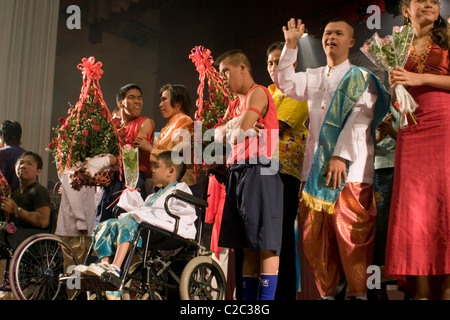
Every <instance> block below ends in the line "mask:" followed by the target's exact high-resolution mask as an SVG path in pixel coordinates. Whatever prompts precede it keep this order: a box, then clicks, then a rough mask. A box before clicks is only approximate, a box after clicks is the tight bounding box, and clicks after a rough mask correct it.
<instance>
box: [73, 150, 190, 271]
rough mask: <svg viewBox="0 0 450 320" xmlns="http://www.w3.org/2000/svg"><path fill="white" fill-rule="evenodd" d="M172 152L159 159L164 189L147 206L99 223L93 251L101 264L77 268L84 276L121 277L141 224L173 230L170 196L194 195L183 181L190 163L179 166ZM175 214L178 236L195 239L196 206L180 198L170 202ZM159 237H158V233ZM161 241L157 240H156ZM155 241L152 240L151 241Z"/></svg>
mask: <svg viewBox="0 0 450 320" xmlns="http://www.w3.org/2000/svg"><path fill="white" fill-rule="evenodd" d="M171 154H172V152H171V151H163V152H161V153H160V154H159V155H158V156H157V162H156V163H155V165H154V167H153V179H154V181H155V184H161V185H162V188H161V189H160V190H159V191H157V192H156V193H154V194H151V195H149V196H148V197H147V198H146V200H145V201H144V203H143V205H140V206H138V207H136V208H135V209H133V210H131V211H128V212H125V213H122V214H121V215H120V216H119V217H118V218H117V219H116V218H112V219H109V220H106V221H104V222H102V223H100V224H98V225H97V226H96V227H95V228H94V230H93V231H92V248H93V250H94V251H95V253H96V255H97V258H98V259H99V260H101V262H99V263H96V264H95V263H93V264H91V265H89V267H87V266H84V265H83V266H81V265H80V266H78V267H77V268H76V269H77V270H78V271H80V273H81V274H83V273H85V274H87V275H94V276H101V275H102V274H103V273H104V272H108V273H111V274H113V275H115V276H117V277H120V275H121V266H122V264H123V262H124V260H125V258H126V255H127V253H128V251H129V248H130V246H131V242H132V241H134V239H135V238H136V234H137V231H138V226H139V223H142V222H145V223H148V224H151V225H154V226H157V227H160V228H162V229H165V230H168V231H173V229H174V223H175V222H174V219H173V218H171V217H170V216H169V215H168V214H167V213H166V211H165V208H164V203H165V200H166V197H167V196H168V195H169V194H171V193H172V191H173V190H174V189H179V190H181V191H184V192H187V193H189V194H192V192H191V190H190V188H189V187H188V185H187V184H186V183H184V182H179V181H181V179H182V177H183V175H184V173H185V172H186V164H185V163H180V164H175V163H174V162H173V161H172V158H171ZM168 205H169V207H170V211H171V213H173V214H175V215H177V216H179V217H180V220H179V227H178V235H180V236H181V237H184V238H188V239H194V238H195V235H196V232H197V230H196V227H195V223H194V222H195V220H196V219H197V214H196V211H195V208H194V206H192V205H190V204H187V203H186V202H184V201H181V200H178V199H171V200H170V201H169V204H168ZM155 236H156V237H158V235H156V234H155ZM155 240H157V239H155ZM151 241H152V238H150V242H151Z"/></svg>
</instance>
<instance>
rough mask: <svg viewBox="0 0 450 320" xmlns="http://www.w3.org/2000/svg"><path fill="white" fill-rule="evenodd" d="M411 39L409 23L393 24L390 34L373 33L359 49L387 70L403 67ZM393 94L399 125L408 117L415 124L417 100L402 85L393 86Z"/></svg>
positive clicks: (405, 123) (404, 122) (403, 124)
mask: <svg viewBox="0 0 450 320" xmlns="http://www.w3.org/2000/svg"><path fill="white" fill-rule="evenodd" d="M413 39H414V29H413V28H412V26H411V25H404V26H401V27H398V26H395V27H394V28H393V32H392V35H388V36H386V37H385V38H380V36H379V35H378V33H374V35H373V36H372V37H371V38H370V39H367V40H366V41H365V42H364V45H363V46H362V47H361V48H360V49H361V51H362V52H363V53H364V54H365V55H366V56H367V57H368V58H369V59H370V61H372V63H374V64H375V65H376V66H378V67H380V68H383V69H385V70H387V71H389V70H391V69H394V68H395V67H397V66H400V67H403V66H404V65H405V63H406V60H407V59H408V55H409V50H410V48H411V44H412V41H413ZM395 94H396V98H397V102H398V103H396V105H397V106H398V109H399V112H400V116H401V121H400V126H401V127H404V126H406V125H407V124H408V118H410V119H411V121H412V122H413V123H414V124H417V122H416V119H415V118H414V116H413V113H414V111H415V110H416V109H417V107H418V106H419V105H418V104H417V102H416V101H415V100H414V98H413V97H412V96H411V95H410V94H409V93H408V91H407V90H406V88H405V87H404V86H403V85H397V86H396V87H395ZM408 115H409V117H408Z"/></svg>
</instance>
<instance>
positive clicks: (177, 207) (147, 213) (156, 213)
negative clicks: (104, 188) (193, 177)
mask: <svg viewBox="0 0 450 320" xmlns="http://www.w3.org/2000/svg"><path fill="white" fill-rule="evenodd" d="M175 189H178V190H181V191H184V192H187V193H189V194H192V191H191V189H190V188H189V187H188V185H187V184H186V183H185V182H179V183H177V185H176V186H174V187H172V188H168V190H166V191H165V192H164V193H162V194H161V195H160V196H159V197H158V198H157V199H156V201H155V202H154V203H153V204H152V205H151V206H150V207H149V206H146V205H145V202H147V200H148V199H149V198H150V197H151V196H152V195H149V196H148V197H147V199H145V201H143V202H142V203H139V204H137V205H135V208H133V209H132V210H130V211H128V212H125V213H122V214H121V215H120V216H119V219H121V218H123V217H125V216H126V215H128V214H131V215H133V218H134V219H135V220H136V221H137V222H138V223H142V222H146V223H148V224H151V225H153V226H157V227H160V228H162V229H164V230H168V231H173V228H174V226H175V219H173V218H172V217H170V216H169V215H168V214H167V213H166V210H165V208H164V202H165V201H166V198H167V196H168V195H170V194H171V193H172V191H173V190H175ZM133 192H134V191H133ZM140 201H142V198H140ZM118 205H119V204H118ZM119 206H120V205H119ZM168 206H169V209H170V212H171V213H172V214H174V215H176V216H179V217H180V223H179V225H178V235H180V236H182V237H184V238H188V239H194V238H195V235H196V233H197V229H196V227H195V220H197V213H196V211H195V208H194V206H193V205H190V204H188V203H186V202H184V201H182V200H179V199H177V198H172V199H170V200H169V203H168ZM124 209H126V210H127V209H131V208H124Z"/></svg>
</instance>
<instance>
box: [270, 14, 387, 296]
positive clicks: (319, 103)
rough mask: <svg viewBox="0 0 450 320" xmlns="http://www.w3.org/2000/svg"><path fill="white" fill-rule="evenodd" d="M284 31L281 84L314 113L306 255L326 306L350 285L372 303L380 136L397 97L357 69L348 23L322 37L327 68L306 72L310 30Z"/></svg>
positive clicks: (293, 27) (338, 22) (295, 24)
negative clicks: (301, 47)
mask: <svg viewBox="0 0 450 320" xmlns="http://www.w3.org/2000/svg"><path fill="white" fill-rule="evenodd" d="M283 32H284V36H285V39H286V45H285V48H284V49H283V52H282V54H281V57H280V63H279V66H278V69H277V71H276V72H275V83H276V84H277V86H278V87H279V88H280V89H281V90H282V91H283V92H284V93H285V94H286V95H287V96H289V97H291V98H293V99H297V100H308V107H309V120H310V124H309V132H308V140H307V145H306V153H305V161H304V163H303V170H302V182H303V186H304V188H303V192H302V199H301V202H300V219H299V225H300V227H302V229H303V239H302V246H303V250H304V253H305V256H306V258H307V259H308V261H309V263H310V265H311V268H312V271H313V274H314V277H315V281H316V285H317V288H318V290H319V292H320V295H321V299H327V300H334V297H335V295H336V293H337V291H339V289H338V285H339V283H340V282H341V281H342V280H344V279H345V280H346V281H347V284H348V285H347V298H348V299H362V300H366V299H367V293H366V292H367V287H366V280H367V277H368V274H367V267H368V266H369V265H370V264H371V262H372V253H373V241H374V235H375V233H374V231H375V215H376V204H375V201H374V189H373V181H374V140H375V135H374V132H375V128H376V126H377V125H378V123H380V122H381V120H382V119H383V118H384V116H385V115H386V114H387V112H388V110H389V105H390V96H389V94H388V93H387V92H386V90H385V88H384V86H383V85H382V84H381V83H380V82H379V80H378V79H377V78H376V77H375V76H374V75H373V74H372V73H371V72H370V71H368V70H366V69H363V68H360V67H355V66H353V65H351V64H350V61H349V60H348V55H349V52H350V49H351V48H352V47H353V46H354V45H355V40H354V38H353V33H354V29H353V27H352V26H351V25H350V24H349V23H348V22H346V21H344V20H342V19H334V20H331V21H329V22H328V24H327V25H326V26H325V30H324V33H323V36H322V46H323V49H324V51H325V54H326V57H327V66H323V67H319V68H315V69H307V70H306V72H297V73H296V72H295V71H294V70H293V69H292V63H294V62H295V61H296V59H297V50H298V48H297V44H298V42H299V40H300V38H301V37H302V35H303V33H304V32H305V25H304V24H302V21H301V20H300V19H298V20H297V21H296V20H295V19H290V20H289V21H288V24H287V26H283Z"/></svg>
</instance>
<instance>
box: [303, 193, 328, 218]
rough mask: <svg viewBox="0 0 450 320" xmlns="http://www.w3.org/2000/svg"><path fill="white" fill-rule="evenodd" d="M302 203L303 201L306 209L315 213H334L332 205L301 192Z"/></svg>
mask: <svg viewBox="0 0 450 320" xmlns="http://www.w3.org/2000/svg"><path fill="white" fill-rule="evenodd" d="M302 201H304V203H305V205H306V206H307V207H310V208H312V209H313V210H315V211H325V212H326V213H329V214H333V213H334V203H333V202H329V201H325V200H322V199H319V198H316V197H314V196H312V195H310V194H309V193H306V192H302Z"/></svg>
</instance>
